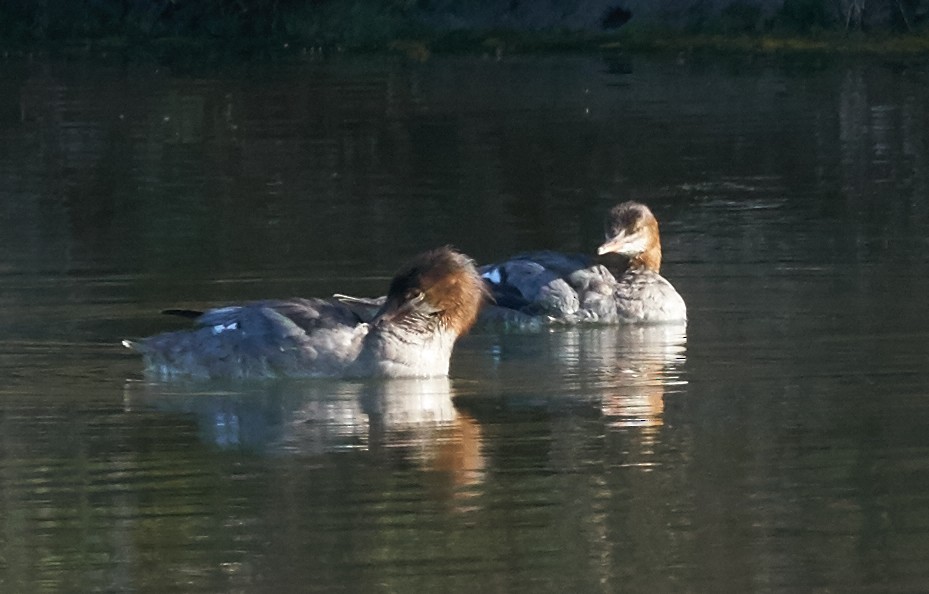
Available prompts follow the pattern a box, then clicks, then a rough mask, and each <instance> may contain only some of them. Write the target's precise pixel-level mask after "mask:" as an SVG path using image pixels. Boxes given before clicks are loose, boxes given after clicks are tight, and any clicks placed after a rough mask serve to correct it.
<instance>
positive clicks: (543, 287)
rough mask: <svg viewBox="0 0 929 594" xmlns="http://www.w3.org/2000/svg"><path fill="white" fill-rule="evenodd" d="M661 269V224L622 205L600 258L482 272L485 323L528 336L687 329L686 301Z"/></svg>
mask: <svg viewBox="0 0 929 594" xmlns="http://www.w3.org/2000/svg"><path fill="white" fill-rule="evenodd" d="M660 266H661V243H660V238H659V235H658V223H657V220H656V219H655V218H654V215H652V214H651V211H650V210H649V209H648V207H646V206H645V205H643V204H639V203H637V202H624V203H622V204H620V205H618V206H616V207H615V208H613V209H612V210H611V211H610V212H609V214H608V217H607V239H606V241H605V242H604V244H603V245H601V246H600V248H599V249H598V253H597V254H596V255H587V254H563V253H559V252H553V251H538V252H529V253H525V254H520V255H518V256H515V257H513V258H510V259H508V260H505V261H502V262H498V263H495V264H489V265H486V266H483V267H481V268H480V273H481V277H482V278H483V279H484V282H485V283H486V284H487V287H488V290H489V291H490V293H491V295H492V297H493V299H494V302H495V304H494V305H491V306H488V307H486V308H485V309H484V312H483V313H482V315H481V322H482V323H484V324H489V325H503V326H505V327H516V328H530V327H534V326H544V325H551V324H567V325H572V324H583V323H601V324H655V323H672V322H674V323H679V322H683V321H686V320H687V307H686V305H685V303H684V300H683V298H682V297H681V296H680V294H678V292H677V291H676V290H675V289H674V287H673V286H672V285H671V283H669V282H668V281H667V280H666V279H665V278H664V277H662V276H661V274H660V273H659V270H660Z"/></svg>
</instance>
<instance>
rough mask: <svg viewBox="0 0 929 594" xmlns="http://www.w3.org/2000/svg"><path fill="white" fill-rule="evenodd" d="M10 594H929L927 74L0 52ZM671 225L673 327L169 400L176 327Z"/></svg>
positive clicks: (904, 67) (851, 68)
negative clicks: (165, 344) (434, 267)
mask: <svg viewBox="0 0 929 594" xmlns="http://www.w3.org/2000/svg"><path fill="white" fill-rule="evenodd" d="M0 135H2V143H0V250H2V252H0V253H2V258H0V305H2V307H0V378H2V379H0V590H3V591H4V592H43V591H63V590H67V591H101V590H103V591H125V590H130V591H135V590H139V591H152V592H170V591H190V592H197V591H200V592H217V591H242V592H249V591H324V590H325V591H330V590H333V591H346V592H411V591H414V592H415V591H424V592H429V591H482V592H489V591H492V592H515V591H531V592H566V591H585V592H598V591H602V592H613V591H624V592H682V591H693V592H748V591H756V592H798V591H801V592H809V591H818V592H854V591H861V592H865V591H881V592H887V591H893V592H911V591H924V590H926V589H927V588H929V563H927V559H929V316H927V314H926V310H927V304H929V298H927V295H929V62H927V61H926V60H923V61H921V62H901V61H894V60H864V59H848V60H841V59H823V58H803V59H798V58H794V59H790V58H783V59H757V58H747V57H732V58H697V57H688V56H682V57H679V58H678V57H671V58H660V57H658V58H649V57H627V56H596V55H594V56H558V57H505V58H504V59H503V60H501V61H495V60H489V59H483V58H479V57H438V58H433V59H431V60H429V61H427V62H425V63H412V62H408V61H405V60H404V59H402V58H399V57H362V58H349V57H335V58H326V59H319V58H311V57H308V58H306V59H295V60H293V61H291V62H288V63H283V64H280V63H278V64H268V63H249V64H241V65H236V66H234V67H230V66H223V67H208V66H202V67H201V66H186V67H184V68H177V67H175V68H172V67H168V66H158V65H154V64H138V63H129V64H127V63H122V62H120V61H118V60H113V59H109V60H99V61H87V60H75V61H68V60H64V59H62V60H55V59H35V60H31V61H19V60H16V61H14V60H7V61H4V62H0ZM629 198H633V199H638V200H642V201H644V202H647V203H648V204H649V205H651V206H652V208H653V210H654V211H655V213H656V214H657V216H658V217H659V220H660V221H661V223H662V231H663V239H664V247H665V265H664V267H663V272H664V274H665V276H666V277H667V278H669V279H670V280H671V281H672V282H673V283H674V284H675V286H676V287H677V288H678V290H679V291H680V293H681V294H682V295H683V296H684V298H685V299H686V301H687V303H688V305H689V311H690V316H691V320H690V323H689V326H688V327H687V330H686V337H685V336H684V335H682V334H680V333H676V332H675V331H674V330H673V329H647V330H645V329H638V330H636V329H629V328H590V329H583V330H562V331H555V332H550V333H539V334H522V335H498V334H493V333H482V332H477V333H474V334H472V335H470V336H468V337H466V338H465V339H463V340H462V341H461V342H460V343H459V346H458V348H457V349H456V351H455V354H454V356H453V359H452V372H451V377H450V379H448V380H445V379H442V380H429V381H393V382H390V381H368V382H347V381H302V382H298V381H290V382H255V383H247V384H242V383H235V384H231V383H224V384H217V383H203V382H201V383H197V382H193V383H185V382H175V383H152V382H147V381H145V380H144V379H143V377H142V376H141V365H140V362H139V361H138V360H137V359H136V358H134V357H132V356H131V355H130V354H129V353H128V352H126V351H125V350H124V349H122V348H121V347H120V346H119V340H120V339H122V338H125V337H137V336H144V335H148V334H151V333H154V332H157V331H161V330H166V329H171V328H176V327H178V322H176V321H173V320H170V319H166V318H164V317H163V316H160V315H159V314H158V311H159V310H160V309H162V308H165V307H170V306H187V307H203V306H206V305H209V304H221V303H228V302H231V301H241V300H248V299H254V298H259V297H288V296H294V295H300V296H314V295H315V296H325V295H328V294H331V293H332V292H335V291H338V292H344V293H353V294H363V295H365V294H366V295H378V294H381V293H382V292H383V291H384V289H385V287H386V284H387V281H388V279H389V278H390V276H391V274H392V272H393V270H394V269H396V268H397V266H398V265H399V264H400V263H401V262H402V261H403V260H404V259H406V258H407V257H409V256H410V255H412V254H414V253H416V252H417V251H420V250H422V249H425V248H429V247H433V246H436V245H440V244H445V243H451V244H454V245H456V246H457V247H459V248H461V249H462V250H463V251H465V252H467V253H468V254H470V255H472V256H473V257H474V258H476V259H477V260H478V261H481V262H486V261H490V260H492V259H496V258H500V257H502V256H504V255H508V254H512V253H514V252H517V251H520V250H527V249H538V248H552V249H560V250H565V251H589V250H591V249H593V248H594V247H595V246H596V245H597V244H598V243H599V241H600V239H601V232H602V227H601V220H602V217H603V214H604V213H605V211H606V209H607V208H609V207H610V206H612V205H613V204H615V203H616V202H618V201H620V200H623V199H629Z"/></svg>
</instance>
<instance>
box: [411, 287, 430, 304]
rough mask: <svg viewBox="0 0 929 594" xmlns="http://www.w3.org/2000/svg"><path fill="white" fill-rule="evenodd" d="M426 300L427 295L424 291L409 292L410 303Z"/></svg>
mask: <svg viewBox="0 0 929 594" xmlns="http://www.w3.org/2000/svg"><path fill="white" fill-rule="evenodd" d="M425 298H426V295H425V293H423V292H422V291H415V290H413V291H409V292H408V293H407V294H406V299H407V301H410V302H411V303H419V302H420V301H422V300H423V299H425Z"/></svg>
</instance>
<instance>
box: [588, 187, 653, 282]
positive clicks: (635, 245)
mask: <svg viewBox="0 0 929 594" xmlns="http://www.w3.org/2000/svg"><path fill="white" fill-rule="evenodd" d="M597 254H599V255H601V256H602V255H604V254H619V255H621V256H625V257H627V258H629V265H630V266H631V267H643V268H647V269H649V270H653V271H655V272H659V271H660V269H661V236H660V235H659V233H658V219H656V218H655V215H653V214H652V211H651V210H649V208H648V207H647V206H645V205H644V204H641V203H639V202H623V203H622V204H619V205H617V206H614V207H613V208H612V209H611V210H610V212H609V213H608V214H607V219H606V241H605V242H604V243H603V245H601V246H600V247H599V248H597Z"/></svg>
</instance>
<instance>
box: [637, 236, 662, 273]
mask: <svg viewBox="0 0 929 594" xmlns="http://www.w3.org/2000/svg"><path fill="white" fill-rule="evenodd" d="M629 269H631V270H650V271H652V272H661V244H660V243H657V242H656V243H655V244H653V245H652V246H651V247H650V248H648V249H647V250H645V251H644V252H642V253H641V254H636V255H635V256H633V257H631V258H629Z"/></svg>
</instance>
